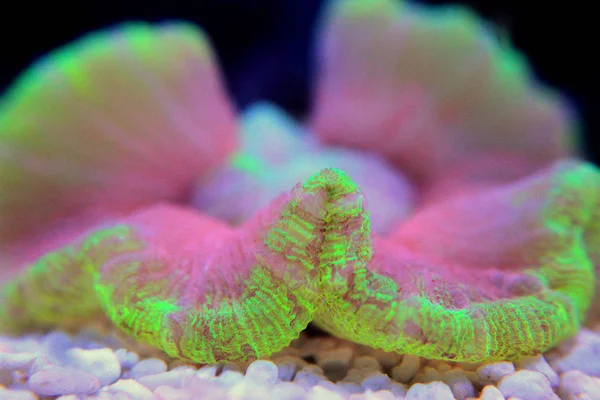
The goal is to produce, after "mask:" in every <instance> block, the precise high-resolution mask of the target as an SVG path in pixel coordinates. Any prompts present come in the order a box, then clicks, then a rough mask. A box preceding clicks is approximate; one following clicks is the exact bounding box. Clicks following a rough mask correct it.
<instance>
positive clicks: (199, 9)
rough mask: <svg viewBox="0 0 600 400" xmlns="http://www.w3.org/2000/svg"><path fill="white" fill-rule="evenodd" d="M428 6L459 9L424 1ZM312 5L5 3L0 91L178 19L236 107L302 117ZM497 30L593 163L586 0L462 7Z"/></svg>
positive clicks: (214, 0)
mask: <svg viewBox="0 0 600 400" xmlns="http://www.w3.org/2000/svg"><path fill="white" fill-rule="evenodd" d="M425 2H426V3H431V4H449V3H457V2H456V1H454V2H450V1H447V0H428V1H425ZM322 3H323V2H322V1H318V0H262V1H252V0H185V1H183V0H179V1H177V0H146V1H140V0H129V1H125V0H124V1H121V2H117V1H114V0H110V1H102V2H82V1H80V2H77V3H72V4H71V3H68V4H67V3H66V2H65V3H61V2H60V1H51V2H47V4H46V5H36V4H33V3H30V2H20V3H19V2H18V0H17V2H15V1H14V0H13V1H12V2H10V5H11V8H10V9H9V8H7V7H3V10H2V14H0V19H1V21H0V46H1V49H2V51H1V52H0V90H1V89H3V88H4V87H6V85H8V84H9V83H10V82H11V81H12V79H14V77H15V76H16V75H17V74H18V73H19V72H20V71H22V70H23V69H24V68H25V67H26V66H27V65H29V64H30V63H31V62H32V61H34V60H35V59H36V58H38V57H40V56H41V55H43V54H44V53H46V52H47V51H49V50H51V49H53V48H56V47H58V46H60V45H62V44H65V43H67V42H69V41H71V40H73V39H75V38H77V37H78V36H80V35H81V34H82V33H86V32H89V31H92V30H96V29H100V28H103V27H106V26H107V25H111V24H114V23H117V22H122V21H126V20H132V19H134V20H140V19H141V20H149V21H160V20H164V19H173V18H177V19H186V20H190V21H194V22H196V23H198V24H200V25H201V26H203V27H204V29H205V30H206V31H207V32H208V34H209V35H210V37H211V38H212V40H213V44H214V46H215V48H216V50H217V54H218V57H219V59H220V63H221V66H222V67H223V69H224V71H225V76H226V79H227V85H228V86H229V90H230V92H231V93H232V94H233V96H234V98H235V100H236V102H237V104H238V106H240V107H243V106H245V105H247V104H248V103H250V102H252V101H254V100H257V99H270V100H274V101H276V102H277V103H279V104H281V105H282V106H284V107H285V108H287V109H288V110H289V111H291V112H294V113H298V114H301V113H302V112H303V111H305V110H306V109H307V103H308V94H309V83H310V81H311V72H312V71H311V67H310V66H311V63H312V60H311V58H312V54H311V50H312V41H313V33H314V20H315V18H316V16H317V15H318V12H319V10H320V8H321V5H322ZM459 3H461V4H464V5H467V6H469V7H471V8H473V9H474V10H475V11H477V12H478V13H479V14H480V15H482V16H484V17H485V18H486V19H487V20H488V21H491V22H493V23H494V24H496V25H497V26H499V27H500V28H501V29H503V30H505V31H506V32H507V33H508V35H509V37H510V38H511V40H512V42H513V43H514V45H515V46H516V47H517V48H519V49H520V50H521V51H522V52H524V53H525V54H526V55H527V56H528V57H529V59H530V61H531V63H532V65H533V67H534V70H535V72H536V73H537V75H538V77H539V78H540V79H541V80H542V81H545V82H547V83H548V84H550V85H552V86H554V87H557V88H559V89H560V90H561V91H562V92H563V93H565V94H566V95H567V96H568V97H569V98H570V100H571V101H572V102H573V103H574V104H575V105H576V107H577V109H578V110H579V113H580V115H581V116H582V119H583V122H584V130H585V137H584V144H585V150H586V152H587V154H588V156H589V157H590V158H591V159H592V160H594V161H595V162H597V163H598V161H600V140H599V139H598V138H597V136H598V134H599V132H600V130H599V120H600V118H599V114H600V102H599V101H598V90H599V89H600V84H599V82H600V78H599V77H598V74H600V62H598V61H597V60H594V59H593V58H594V57H600V54H595V53H598V49H599V48H600V47H599V45H598V40H599V39H600V33H599V31H598V25H600V22H597V21H594V18H596V17H595V12H594V11H593V9H592V8H593V3H594V2H592V1H586V0H574V1H567V2H565V1H564V0H563V1H554V0H545V1H544V0H539V1H536V0H463V1H461V2H459Z"/></svg>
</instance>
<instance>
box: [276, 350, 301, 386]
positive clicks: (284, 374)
mask: <svg viewBox="0 0 600 400" xmlns="http://www.w3.org/2000/svg"><path fill="white" fill-rule="evenodd" d="M297 360H300V359H297V358H296V357H291V356H286V357H282V358H280V359H277V360H276V361H275V365H277V377H278V378H279V379H280V380H282V381H287V382H289V381H291V380H292V379H294V375H295V374H296V370H297Z"/></svg>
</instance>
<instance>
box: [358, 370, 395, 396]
mask: <svg viewBox="0 0 600 400" xmlns="http://www.w3.org/2000/svg"><path fill="white" fill-rule="evenodd" d="M390 383H391V382H390V377H389V376H387V375H386V374H383V373H381V372H375V373H373V374H371V375H370V376H368V377H366V378H365V379H364V380H363V381H362V383H361V386H362V387H363V388H364V389H365V390H367V389H370V390H372V391H374V392H376V391H378V390H384V389H389V387H390Z"/></svg>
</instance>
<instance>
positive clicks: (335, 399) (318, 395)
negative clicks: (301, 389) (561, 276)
mask: <svg viewBox="0 0 600 400" xmlns="http://www.w3.org/2000/svg"><path fill="white" fill-rule="evenodd" d="M306 399H307V400H344V397H343V396H342V395H341V394H339V393H336V392H334V391H332V390H329V389H327V388H324V387H323V386H319V385H317V386H314V387H313V388H312V389H311V390H310V392H308V395H307V396H306Z"/></svg>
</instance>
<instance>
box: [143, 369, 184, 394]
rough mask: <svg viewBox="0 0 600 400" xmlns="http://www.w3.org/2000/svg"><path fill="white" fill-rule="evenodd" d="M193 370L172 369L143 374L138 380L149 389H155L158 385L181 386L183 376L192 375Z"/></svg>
mask: <svg viewBox="0 0 600 400" xmlns="http://www.w3.org/2000/svg"><path fill="white" fill-rule="evenodd" d="M193 374H194V371H193V370H177V371H175V370H173V371H167V372H163V373H161V374H155V375H144V376H141V377H140V378H138V380H137V381H138V382H139V383H141V384H142V385H144V386H146V387H147V388H148V389H150V390H155V389H156V388H158V387H159V386H163V385H164V386H170V387H173V388H181V387H182V384H183V378H184V377H185V376H188V375H193Z"/></svg>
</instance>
